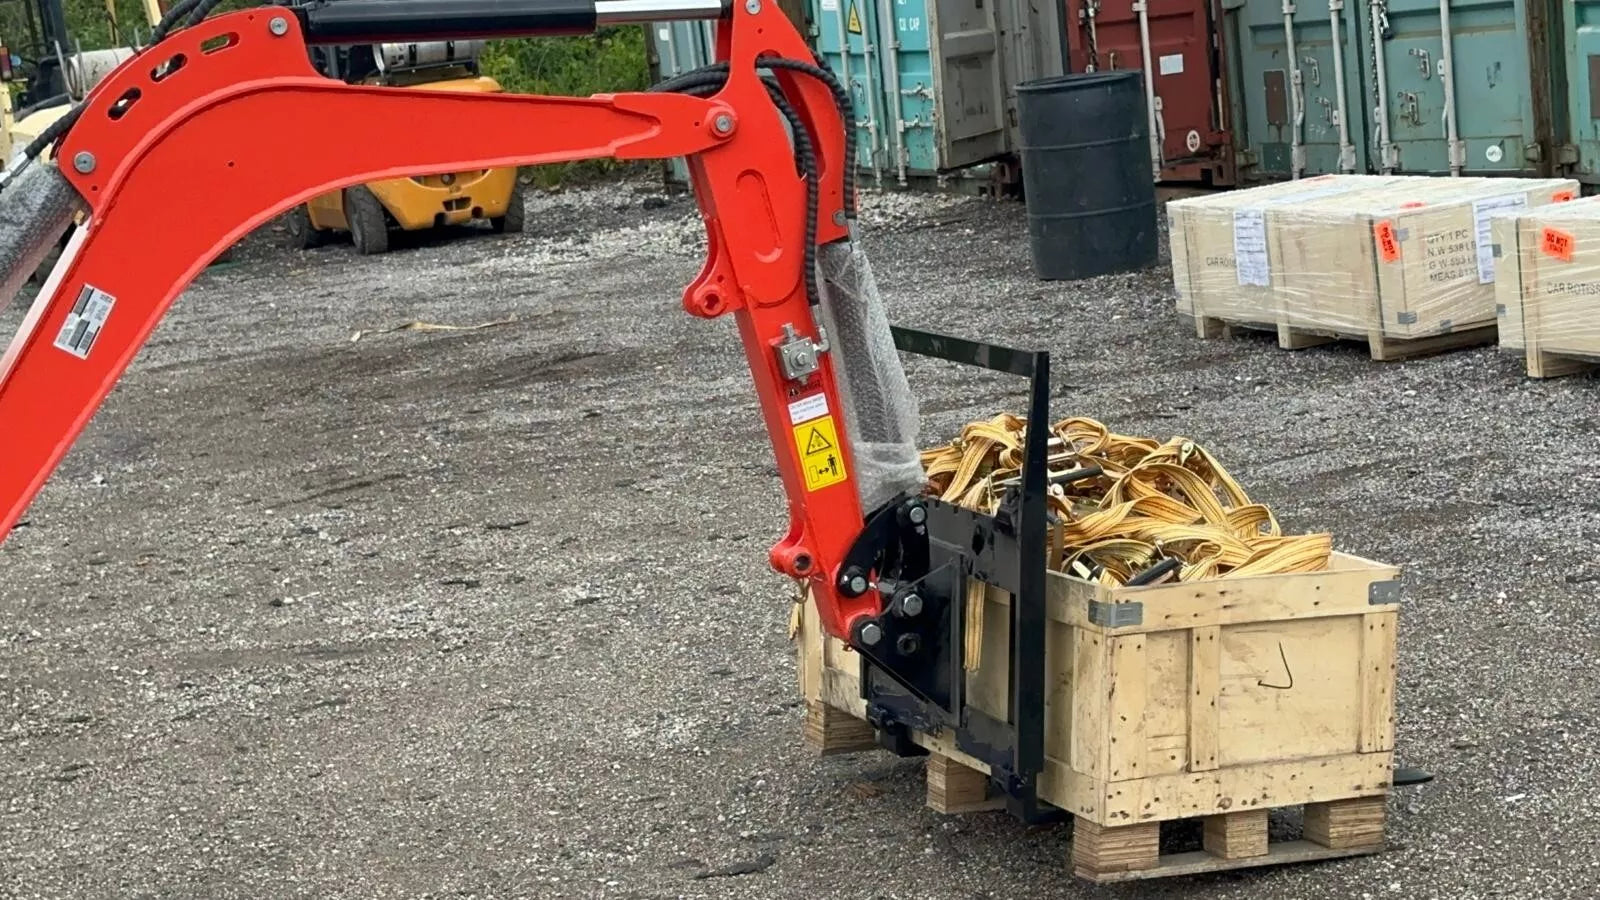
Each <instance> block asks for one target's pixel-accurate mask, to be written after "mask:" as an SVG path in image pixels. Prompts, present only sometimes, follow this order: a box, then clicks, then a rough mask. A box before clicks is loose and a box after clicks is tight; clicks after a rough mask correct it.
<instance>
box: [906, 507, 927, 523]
mask: <svg viewBox="0 0 1600 900" xmlns="http://www.w3.org/2000/svg"><path fill="white" fill-rule="evenodd" d="M906 518H908V519H910V520H911V524H913V525H921V524H922V523H923V522H926V521H928V508H927V507H926V506H913V507H911V508H910V509H908V510H906Z"/></svg>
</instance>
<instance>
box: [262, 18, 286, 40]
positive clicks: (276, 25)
mask: <svg viewBox="0 0 1600 900" xmlns="http://www.w3.org/2000/svg"><path fill="white" fill-rule="evenodd" d="M267 30H268V31H270V32H272V36H273V37H283V36H284V35H286V34H288V33H289V20H288V19H285V18H284V17H283V16H273V17H272V20H271V21H269V22H267Z"/></svg>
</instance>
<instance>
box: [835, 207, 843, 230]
mask: <svg viewBox="0 0 1600 900" xmlns="http://www.w3.org/2000/svg"><path fill="white" fill-rule="evenodd" d="M844 223H845V218H844V210H842V209H841V210H839V211H838V212H836V213H834V214H833V224H835V225H837V226H839V227H840V228H843V227H844Z"/></svg>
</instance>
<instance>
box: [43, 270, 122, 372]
mask: <svg viewBox="0 0 1600 900" xmlns="http://www.w3.org/2000/svg"><path fill="white" fill-rule="evenodd" d="M116 302H117V298H115V297H113V296H111V295H110V294H108V293H106V292H105V291H102V290H100V289H99V288H97V287H95V286H94V285H92V284H86V285H84V286H83V290H82V291H79V292H78V302H77V303H74V304H73V305H72V312H70V313H67V321H66V324H64V325H62V326H61V333H60V334H57V335H56V347H57V348H59V349H61V350H65V351H67V352H68V353H71V354H72V355H73V356H76V357H77V358H79V359H88V358H89V351H90V350H91V349H93V347H94V339H95V338H96V337H99V336H100V329H102V328H104V327H105V325H106V319H108V318H110V317H111V307H112V306H114V305H116Z"/></svg>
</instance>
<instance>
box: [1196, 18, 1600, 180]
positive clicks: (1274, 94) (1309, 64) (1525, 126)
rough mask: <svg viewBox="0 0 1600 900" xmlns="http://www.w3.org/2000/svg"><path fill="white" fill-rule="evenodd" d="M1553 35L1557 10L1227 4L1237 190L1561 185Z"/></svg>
mask: <svg viewBox="0 0 1600 900" xmlns="http://www.w3.org/2000/svg"><path fill="white" fill-rule="evenodd" d="M1578 9H1579V14H1580V15H1581V14H1582V13H1583V11H1584V10H1583V7H1582V6H1581V5H1580V6H1579V8H1578ZM1561 22H1562V16H1561V7H1560V5H1559V4H1558V3H1556V2H1554V0H1443V2H1440V0H1379V2H1371V3H1368V2H1353V3H1348V4H1347V3H1346V2H1344V0H1331V2H1328V3H1327V4H1325V5H1324V4H1321V3H1315V2H1313V3H1308V4H1295V3H1286V2H1284V0H1232V2H1225V3H1224V21H1223V29H1224V41H1225V43H1226V44H1227V45H1228V57H1229V63H1230V66H1229V69H1230V71H1229V83H1230V88H1231V92H1230V93H1231V96H1232V98H1233V106H1234V122H1235V140H1236V146H1238V147H1239V148H1240V159H1239V164H1240V178H1241V180H1266V179H1275V178H1284V177H1296V176H1303V175H1318V174H1323V173H1328V172H1341V171H1342V172H1371V173H1391V172H1392V173H1405V174H1435V175H1448V174H1461V175H1554V174H1562V172H1563V166H1564V165H1565V164H1566V163H1569V162H1571V161H1573V160H1574V159H1575V158H1576V155H1577V154H1576V153H1575V152H1574V150H1573V149H1572V148H1571V146H1570V145H1569V141H1568V138H1567V134H1568V129H1567V120H1568V114H1567V110H1566V109H1565V104H1564V103H1563V102H1561V99H1560V98H1561V96H1562V95H1563V93H1564V92H1563V87H1562V86H1563V82H1564V80H1565V78H1564V70H1565V68H1566V66H1565V64H1564V62H1563V60H1562V58H1561V54H1559V53H1552V52H1551V51H1552V49H1553V48H1555V47H1558V46H1559V44H1560V41H1559V36H1560V33H1561V24H1560V23H1561ZM1569 40H1571V38H1570V36H1569ZM1336 47H1337V48H1338V52H1336V51H1335V48H1336ZM1595 47H1596V49H1595V52H1597V53H1600V43H1597V44H1596V45H1595ZM1597 72H1600V70H1597ZM1579 87H1582V86H1579ZM1591 131H1592V129H1591ZM1597 140H1600V139H1597ZM1596 150H1600V147H1596Z"/></svg>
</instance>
